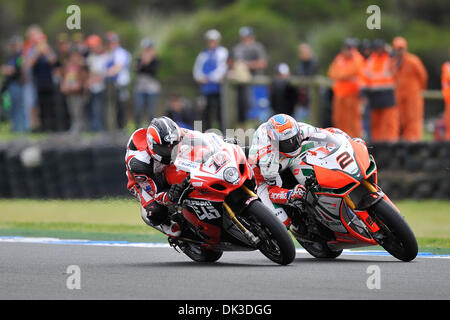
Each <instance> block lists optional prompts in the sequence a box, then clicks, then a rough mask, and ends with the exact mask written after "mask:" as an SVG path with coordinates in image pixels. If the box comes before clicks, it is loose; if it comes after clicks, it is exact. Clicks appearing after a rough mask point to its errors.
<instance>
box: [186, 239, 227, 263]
mask: <svg viewBox="0 0 450 320" xmlns="http://www.w3.org/2000/svg"><path fill="white" fill-rule="evenodd" d="M183 252H184V254H185V255H187V256H188V257H189V258H191V259H192V260H194V261H196V262H200V263H213V262H216V261H217V260H219V259H220V257H222V254H223V251H212V250H205V249H201V248H199V247H198V246H196V245H192V244H190V243H189V244H187V246H186V247H185V248H184V249H183Z"/></svg>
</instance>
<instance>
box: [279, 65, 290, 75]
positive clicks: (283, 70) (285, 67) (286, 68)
mask: <svg viewBox="0 0 450 320" xmlns="http://www.w3.org/2000/svg"><path fill="white" fill-rule="evenodd" d="M277 70H278V73H280V74H282V75H288V74H289V73H290V70H289V66H288V65H287V63H284V62H282V63H280V64H279V65H278V68H277Z"/></svg>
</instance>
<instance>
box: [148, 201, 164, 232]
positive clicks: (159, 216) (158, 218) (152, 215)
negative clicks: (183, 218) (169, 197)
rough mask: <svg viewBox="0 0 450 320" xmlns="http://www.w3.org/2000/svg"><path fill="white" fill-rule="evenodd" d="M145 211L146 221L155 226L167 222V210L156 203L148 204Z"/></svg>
mask: <svg viewBox="0 0 450 320" xmlns="http://www.w3.org/2000/svg"><path fill="white" fill-rule="evenodd" d="M145 211H147V219H148V220H149V221H150V222H151V223H152V224H153V225H155V226H158V225H160V224H162V223H163V222H165V221H166V220H167V217H168V215H169V210H168V209H167V207H165V206H162V205H160V204H158V203H156V202H152V203H151V204H149V205H148V206H147V207H146V208H145Z"/></svg>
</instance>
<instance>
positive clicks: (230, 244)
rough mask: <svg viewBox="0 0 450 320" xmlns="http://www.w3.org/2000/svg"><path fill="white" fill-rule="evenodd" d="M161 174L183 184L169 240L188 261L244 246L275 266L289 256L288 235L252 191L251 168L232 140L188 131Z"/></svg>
mask: <svg viewBox="0 0 450 320" xmlns="http://www.w3.org/2000/svg"><path fill="white" fill-rule="evenodd" d="M166 179H167V180H168V182H169V183H170V184H174V183H181V184H182V186H183V189H184V192H183V193H182V195H181V197H180V199H179V201H178V205H177V206H175V210H173V212H172V219H173V220H175V221H177V222H178V223H179V224H180V226H181V228H182V233H181V236H180V237H176V238H169V243H170V245H171V246H173V247H174V248H175V249H177V248H179V249H181V251H182V252H184V253H185V254H186V255H187V256H188V257H190V258H191V259H192V260H194V261H197V262H215V261H217V260H218V259H219V258H220V257H221V256H222V253H223V251H250V250H259V251H260V252H261V253H263V254H264V255H265V256H266V257H267V258H269V259H270V260H272V261H273V262H275V263H278V264H280V265H287V264H289V263H291V262H292V261H293V260H294V257H295V246H294V243H293V240H292V238H291V236H290V235H289V233H288V231H287V230H286V228H285V226H284V225H283V224H282V223H281V222H280V221H279V219H277V218H276V217H275V216H274V215H273V214H272V213H271V211H270V209H268V208H267V207H266V206H265V205H263V204H262V202H261V201H260V200H259V198H258V196H257V195H256V194H255V192H254V190H255V180H254V177H253V173H252V170H251V167H250V165H249V164H248V162H247V159H246V157H245V154H244V152H243V151H242V149H241V148H240V147H239V146H238V145H237V144H233V143H227V142H225V141H224V140H222V139H221V138H220V137H219V136H217V135H215V134H209V133H205V134H204V133H199V132H193V133H189V134H188V135H187V136H184V137H183V139H182V141H181V142H180V145H179V148H178V151H177V157H176V159H175V161H174V165H173V166H172V172H166Z"/></svg>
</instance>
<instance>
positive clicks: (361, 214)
mask: <svg viewBox="0 0 450 320" xmlns="http://www.w3.org/2000/svg"><path fill="white" fill-rule="evenodd" d="M361 184H362V185H363V186H364V187H365V188H366V189H367V190H368V191H369V194H376V193H377V191H378V190H377V188H375V187H374V186H373V185H372V184H371V183H370V182H369V181H367V180H364V181H362V183H361ZM344 201H345V204H346V205H347V206H348V207H349V208H350V209H351V210H352V212H353V213H354V214H355V215H356V216H357V217H358V218H359V219H360V220H362V221H363V222H364V224H365V225H366V226H367V228H368V229H369V230H370V231H371V232H372V233H375V232H378V231H379V230H380V227H378V225H377V224H376V223H375V221H373V219H372V218H371V217H370V215H369V214H368V213H367V211H366V210H357V209H356V205H355V203H354V202H353V201H352V199H350V197H349V196H348V195H347V196H345V197H344Z"/></svg>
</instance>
